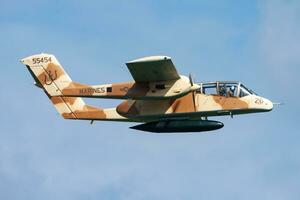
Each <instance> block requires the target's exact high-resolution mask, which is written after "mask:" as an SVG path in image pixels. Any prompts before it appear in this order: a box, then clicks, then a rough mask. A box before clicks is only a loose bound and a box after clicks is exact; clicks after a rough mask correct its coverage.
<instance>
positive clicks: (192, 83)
mask: <svg viewBox="0 0 300 200" xmlns="http://www.w3.org/2000/svg"><path fill="white" fill-rule="evenodd" d="M189 79H190V84H191V86H192V87H193V85H194V82H193V78H192V74H191V73H190V74H189Z"/></svg>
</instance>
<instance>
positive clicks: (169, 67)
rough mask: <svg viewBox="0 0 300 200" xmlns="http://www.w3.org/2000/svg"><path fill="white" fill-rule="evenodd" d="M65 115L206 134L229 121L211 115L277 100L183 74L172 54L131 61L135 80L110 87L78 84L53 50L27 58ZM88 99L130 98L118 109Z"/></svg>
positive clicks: (268, 106) (251, 109)
mask: <svg viewBox="0 0 300 200" xmlns="http://www.w3.org/2000/svg"><path fill="white" fill-rule="evenodd" d="M21 62H22V63H23V64H24V65H26V67H27V69H28V70H29V72H30V74H31V75H32V77H33V78H34V80H35V85H36V86H37V87H39V88H42V89H43V90H44V91H45V93H46V95H47V96H48V97H49V99H50V100H51V102H52V103H53V105H54V106H55V108H56V109H57V111H58V112H59V113H60V114H61V115H62V116H63V118H65V119H77V120H91V122H93V121H94V120H105V121H125V122H140V123H141V122H142V124H139V125H136V126H133V127H130V128H133V129H137V130H142V131H149V132H201V131H210V130H216V129H220V128H222V127H223V123H221V122H218V121H213V120H208V117H213V116H222V115H230V116H233V115H239V114H248V113H257V112H268V111H271V110H272V108H273V103H272V102H271V101H270V100H268V99H266V98H263V97H261V96H258V95H257V94H255V93H254V92H253V91H252V90H249V89H247V87H246V86H245V85H243V84H242V83H241V82H236V81H216V82H209V83H199V84H196V83H194V82H193V80H192V77H191V76H189V77H187V76H183V75H179V74H178V72H177V70H176V68H175V66H174V64H173V62H172V60H171V58H170V57H167V56H150V57H144V58H140V59H137V60H133V61H130V62H127V63H126V65H127V67H128V69H129V71H130V73H131V75H132V77H133V79H134V81H129V82H124V83H110V84H104V85H86V84H81V83H77V82H73V81H72V80H71V78H70V77H69V76H68V74H67V73H66V72H65V70H64V69H63V68H62V66H61V65H60V63H59V62H58V60H57V59H56V58H55V56H54V55H51V54H44V53H42V54H37V55H33V56H29V57H26V58H24V59H22V60H21ZM82 98H107V99H124V101H123V102H122V103H120V104H119V105H118V106H117V107H115V108H107V109H102V108H98V107H94V106H90V105H87V104H85V102H84V101H83V99H82Z"/></svg>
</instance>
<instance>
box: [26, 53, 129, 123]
mask: <svg viewBox="0 0 300 200" xmlns="http://www.w3.org/2000/svg"><path fill="white" fill-rule="evenodd" d="M21 62H22V63H23V64H25V65H26V67H27V69H28V70H29V72H30V74H31V75H32V77H33V78H34V80H35V81H36V85H37V86H38V87H40V88H43V89H44V91H45V93H46V94H47V96H48V97H49V99H50V100H51V102H52V103H53V105H54V106H55V108H56V110H57V111H58V112H59V114H61V115H62V116H63V117H64V118H65V119H85V120H113V121H124V120H126V119H125V118H124V117H122V116H120V115H119V114H118V113H117V112H116V110H115V109H114V108H113V109H104V110H103V109H101V108H96V107H93V106H90V105H87V104H85V102H84V101H83V99H82V98H80V97H65V96H63V93H62V90H63V89H64V88H67V87H68V86H70V85H72V84H74V83H73V82H72V80H71V78H70V77H69V75H68V74H67V73H66V72H65V70H64V69H63V68H62V66H61V65H60V63H59V62H58V60H57V59H56V58H55V56H54V55H51V54H44V53H42V54H36V55H33V56H29V57H26V58H24V59H22V60H21Z"/></svg>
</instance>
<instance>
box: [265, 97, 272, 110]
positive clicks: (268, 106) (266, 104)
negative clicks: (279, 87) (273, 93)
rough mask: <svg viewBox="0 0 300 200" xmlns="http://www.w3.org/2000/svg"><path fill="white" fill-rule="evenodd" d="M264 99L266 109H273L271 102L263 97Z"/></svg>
mask: <svg viewBox="0 0 300 200" xmlns="http://www.w3.org/2000/svg"><path fill="white" fill-rule="evenodd" d="M263 100H264V107H265V109H266V110H267V111H271V110H272V109H273V103H272V101H270V100H269V99H266V98H263Z"/></svg>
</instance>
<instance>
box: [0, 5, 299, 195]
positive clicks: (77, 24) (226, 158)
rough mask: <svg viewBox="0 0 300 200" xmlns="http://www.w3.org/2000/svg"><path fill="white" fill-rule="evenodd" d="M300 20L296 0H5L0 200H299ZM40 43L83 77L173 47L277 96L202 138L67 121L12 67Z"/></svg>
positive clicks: (207, 76) (214, 76) (211, 72)
mask: <svg viewBox="0 0 300 200" xmlns="http://www.w3.org/2000/svg"><path fill="white" fill-rule="evenodd" d="M299 21H300V2H299V1H293V0H289V1H279V0H274V1H234V0H232V1H215V2H212V1H201V2H200V1H179V0H178V1H163V2H162V1H118V2H112V1H86V2H84V1H63V2H61V1H30V0H29V1H15V0H10V1H8V0H4V1H2V2H1V7H0V38H1V40H0V47H1V48H0V55H1V60H2V65H1V67H0V70H1V71H0V72H1V75H2V76H1V79H0V90H1V93H0V103H1V105H2V114H1V116H0V126H1V129H0V199H32V200H34V199H46V200H47V199H72V200H73V199H78V200H81V199H131V200H132V199H272V200H277V199H299V198H300V190H299V185H300V159H299V154H300V145H299V144H300V142H299V141H300V136H299V130H298V129H299V126H298V125H299V116H298V113H299V110H300V106H299V99H300V95H299V92H298V88H299V87H300V80H299V78H298V77H299V74H300V69H299V66H300V56H299V55H300V24H299ZM40 52H47V53H52V54H55V55H56V57H57V58H58V59H59V61H60V62H61V63H62V65H63V66H64V68H65V69H66V71H67V72H68V73H69V74H70V76H71V77H72V79H73V80H75V81H78V82H82V83H87V84H100V83H110V82H118V81H127V80H130V79H131V77H130V74H129V72H128V70H127V68H126V66H125V64H124V63H125V62H126V61H129V60H132V59H135V58H138V57H142V56H148V55H161V54H162V55H168V56H171V57H172V58H173V61H174V63H175V65H176V66H177V68H178V71H179V72H181V73H182V74H188V73H192V74H194V76H195V77H196V80H197V81H199V82H200V81H211V80H241V81H243V82H244V83H245V84H246V85H247V86H248V87H250V88H252V89H253V90H254V91H256V92H257V93H258V94H260V95H262V96H265V97H267V98H269V99H271V100H273V101H280V102H284V103H285V105H284V106H280V107H275V109H274V110H273V111H272V112H270V113H265V114H252V115H244V116H235V117H234V119H230V118H229V117H219V118H215V119H217V120H220V121H222V122H223V123H224V124H225V127H224V128H223V129H220V130H218V131H214V132H208V133H199V134H166V135H164V134H147V133H143V132H138V131H135V130H131V129H128V127H129V126H131V125H133V124H132V123H111V122H96V123H94V124H93V125H90V124H89V123H88V122H86V121H67V120H63V119H62V118H61V117H60V116H59V114H58V113H57V112H56V110H55V109H54V108H53V106H52V105H51V103H50V102H49V101H48V99H47V97H46V96H45V95H44V93H43V92H41V91H39V90H38V89H37V88H36V87H34V86H33V84H32V82H33V80H32V78H31V77H30V75H29V73H28V72H27V71H26V69H25V67H24V66H23V65H21V63H19V60H20V58H22V57H25V56H28V55H31V54H35V53H40ZM88 102H89V103H90V104H94V105H97V106H101V107H111V106H115V105H117V104H118V101H110V100H106V101H105V100H88Z"/></svg>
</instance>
